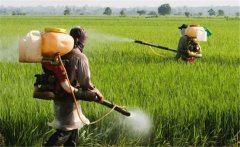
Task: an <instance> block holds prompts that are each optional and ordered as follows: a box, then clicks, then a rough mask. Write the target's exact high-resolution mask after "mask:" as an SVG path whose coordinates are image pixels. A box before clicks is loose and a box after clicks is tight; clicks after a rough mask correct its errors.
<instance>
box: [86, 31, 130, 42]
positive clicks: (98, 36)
mask: <svg viewBox="0 0 240 147" xmlns="http://www.w3.org/2000/svg"><path fill="white" fill-rule="evenodd" d="M87 34H88V39H89V40H92V41H94V42H133V41H134V40H133V39H130V38H127V37H123V36H118V35H113V34H109V33H102V32H98V31H95V30H87Z"/></svg>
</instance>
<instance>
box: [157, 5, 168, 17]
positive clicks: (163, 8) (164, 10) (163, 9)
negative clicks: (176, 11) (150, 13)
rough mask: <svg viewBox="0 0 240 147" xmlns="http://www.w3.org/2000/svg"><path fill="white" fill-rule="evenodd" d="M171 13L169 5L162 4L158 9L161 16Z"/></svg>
mask: <svg viewBox="0 0 240 147" xmlns="http://www.w3.org/2000/svg"><path fill="white" fill-rule="evenodd" d="M170 13H171V6H170V5H169V4H162V5H161V6H160V7H158V14H159V15H168V14H170Z"/></svg>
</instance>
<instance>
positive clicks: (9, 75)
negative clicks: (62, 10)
mask: <svg viewBox="0 0 240 147" xmlns="http://www.w3.org/2000/svg"><path fill="white" fill-rule="evenodd" d="M0 19H1V21H0V32H1V34H0V50H1V54H0V69H1V74H0V89H1V92H0V133H1V134H2V136H4V138H5V144H6V145H9V146H41V145H42V143H43V141H44V140H46V139H47V138H48V137H49V136H50V135H51V133H52V132H53V130H51V129H50V127H48V126H47V122H50V121H52V119H53V111H52V109H53V107H52V102H50V101H44V100H37V99H33V98H32V92H33V83H34V80H35V79H34V74H37V73H41V72H42V71H41V66H40V64H23V63H18V62H17V59H15V58H7V57H8V56H9V55H10V54H17V53H18V52H17V51H15V49H16V48H17V46H18V45H17V44H18V39H19V38H20V37H23V36H24V35H26V33H27V32H29V31H30V30H43V29H44V27H48V26H53V27H60V28H66V29H70V28H71V27H72V26H76V25H81V26H83V27H84V28H85V30H86V31H87V33H88V38H89V39H88V41H87V44H86V47H85V54H86V55H87V57H88V58H89V63H90V69H91V77H92V82H93V83H94V84H95V85H96V87H98V89H100V90H101V91H102V93H103V94H104V95H105V97H106V99H108V100H110V101H113V102H115V103H117V104H119V105H124V106H126V107H127V108H131V107H132V108H139V109H141V110H142V111H144V112H146V113H147V114H148V115H149V116H150V117H151V118H152V120H153V124H152V131H151V134H150V135H148V136H141V135H139V136H134V135H132V134H131V133H129V131H128V130H129V129H128V128H127V126H125V125H122V124H120V121H121V120H122V119H124V117H122V116H121V115H120V114H118V113H116V112H113V113H112V114H111V115H109V116H108V117H106V118H105V119H104V120H102V121H100V122H99V123H97V124H95V125H91V126H85V127H84V128H83V129H81V131H80V135H79V144H80V145H81V146H162V145H164V146H165V145H166V146H232V145H234V144H235V143H236V142H237V139H236V135H237V133H238V132H239V120H240V114H239V111H240V108H239V106H240V98H239V95H240V93H239V91H240V89H239V80H240V76H239V70H240V68H239V63H240V62H239V40H238V39H237V38H239V33H237V31H239V30H236V26H238V24H239V20H232V21H226V20H225V19H222V18H209V19H208V18H188V19H186V18H185V17H166V18H165V17H164V18H163V17H158V18H151V19H148V18H143V17H76V16H74V17H71V16H68V17H64V16H62V17H60V16H58V17H56V16H51V17H49V16H44V17H43V16H37V17H36V16H34V17H33V16H11V17H10V16H6V17H4V16H1V17H0ZM183 23H186V24H201V25H202V26H206V27H208V28H209V29H210V30H211V31H212V32H213V33H214V34H216V35H213V36H211V37H210V38H208V42H203V43H201V46H202V48H203V58H202V59H198V60H197V61H196V63H194V64H186V63H184V62H181V61H179V62H177V61H175V60H174V56H175V55H174V54H173V53H171V52H167V51H163V50H158V49H153V51H154V52H153V51H152V49H151V48H149V47H147V46H142V45H139V44H134V43H133V42H123V41H121V39H119V40H115V41H113V40H110V41H109V40H104V37H97V39H95V38H94V37H96V32H98V33H99V32H102V33H103V34H104V33H106V35H107V34H113V35H116V36H124V37H127V38H133V39H138V40H144V41H146V42H152V43H156V44H160V45H163V46H167V47H169V48H176V47H177V44H178V39H179V37H180V34H179V32H178V30H177V29H176V28H177V27H178V26H179V25H181V24H183ZM156 53H157V54H156ZM14 57H17V55H16V56H14ZM6 59H8V60H6ZM81 106H82V109H83V111H84V112H85V114H86V116H87V117H88V118H89V119H90V120H91V121H94V120H96V119H98V118H100V117H101V116H102V115H103V114H105V113H106V112H107V111H109V109H108V108H105V107H103V106H101V105H99V104H95V103H87V102H82V103H81ZM139 123H141V122H139ZM136 125H138V124H136Z"/></svg>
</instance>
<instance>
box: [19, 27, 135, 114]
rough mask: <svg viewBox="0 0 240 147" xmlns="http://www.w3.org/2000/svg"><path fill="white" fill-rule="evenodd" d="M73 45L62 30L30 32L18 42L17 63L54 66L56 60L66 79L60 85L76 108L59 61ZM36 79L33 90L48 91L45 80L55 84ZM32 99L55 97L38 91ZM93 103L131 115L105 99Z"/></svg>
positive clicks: (38, 76) (51, 78)
mask: <svg viewBox="0 0 240 147" xmlns="http://www.w3.org/2000/svg"><path fill="white" fill-rule="evenodd" d="M73 44H74V40H73V38H72V37H71V36H70V35H68V34H66V33H65V30H64V29H59V28H46V29H45V32H40V31H31V32H29V33H28V34H27V35H26V36H25V37H24V38H22V39H21V40H20V41H19V62H23V63H43V62H47V63H49V64H50V65H53V66H54V65H55V64H56V63H55V61H56V60H54V58H55V59H58V64H61V65H62V67H63V69H61V70H63V72H64V74H66V77H67V79H66V80H64V81H62V82H61V83H60V85H61V87H62V88H63V89H64V90H65V91H66V92H68V93H70V94H72V96H73V99H74V103H75V105H76V106H77V102H76V100H77V98H76V97H75V94H74V93H73V89H74V88H75V87H72V86H71V84H70V81H69V79H68V76H67V72H66V69H65V68H64V64H63V61H62V59H61V56H62V55H65V54H67V53H68V52H70V51H71V50H72V49H73ZM46 57H50V58H47V60H46ZM51 58H52V60H51ZM49 59H50V60H49ZM54 68H55V67H54ZM36 78H37V81H36V83H35V84H34V86H35V88H43V87H45V90H47V89H48V88H46V87H49V86H48V85H47V84H49V83H48V82H46V80H49V79H50V80H51V82H52V83H55V82H54V80H56V79H54V78H53V77H50V78H49V77H43V76H41V75H36ZM51 82H50V83H51ZM50 87H51V86H50ZM43 89H44V88H43ZM43 89H42V90H43ZM41 92H42V93H43V94H42V93H41ZM44 92H45V94H44ZM49 94H50V95H49ZM34 98H39V99H48V100H52V99H54V98H55V95H54V92H51V91H44V90H43V91H41V89H40V91H38V93H35V94H34ZM78 99H80V98H78ZM95 102H97V103H99V104H102V105H104V106H106V107H109V108H112V110H115V111H117V112H119V113H121V114H123V115H125V116H130V115H131V114H130V112H128V111H127V110H126V109H125V108H123V107H120V106H118V105H116V104H113V103H112V102H110V101H107V100H105V99H104V100H102V101H99V100H98V98H97V97H96V99H95ZM78 113H80V112H78ZM79 117H80V114H79ZM80 119H81V118H80Z"/></svg>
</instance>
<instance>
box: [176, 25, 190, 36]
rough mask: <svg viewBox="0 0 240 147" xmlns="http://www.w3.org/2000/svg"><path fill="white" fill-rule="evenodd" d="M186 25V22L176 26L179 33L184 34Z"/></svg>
mask: <svg viewBox="0 0 240 147" xmlns="http://www.w3.org/2000/svg"><path fill="white" fill-rule="evenodd" d="M187 27H188V25H187V24H182V25H181V26H179V27H178V29H180V32H181V35H182V36H183V35H185V29H186V28H187Z"/></svg>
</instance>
